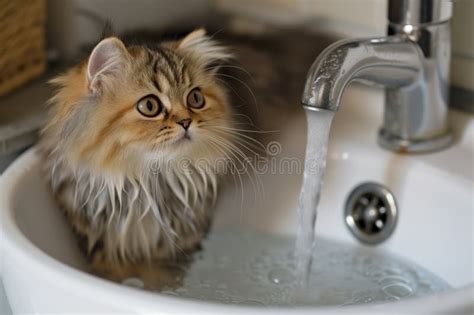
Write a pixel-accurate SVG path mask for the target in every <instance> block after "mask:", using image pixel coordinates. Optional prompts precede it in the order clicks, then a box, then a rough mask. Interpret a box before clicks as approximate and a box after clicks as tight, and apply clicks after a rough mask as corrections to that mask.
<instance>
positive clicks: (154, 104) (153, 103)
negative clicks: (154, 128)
mask: <svg viewBox="0 0 474 315" xmlns="http://www.w3.org/2000/svg"><path fill="white" fill-rule="evenodd" d="M162 109H163V106H162V105H161V102H160V100H159V99H158V97H156V96H155V95H147V96H145V97H143V98H141V99H140V100H139V101H138V102H137V110H138V112H139V113H140V114H142V115H143V116H145V117H156V116H158V115H159V114H160V113H161V111H162Z"/></svg>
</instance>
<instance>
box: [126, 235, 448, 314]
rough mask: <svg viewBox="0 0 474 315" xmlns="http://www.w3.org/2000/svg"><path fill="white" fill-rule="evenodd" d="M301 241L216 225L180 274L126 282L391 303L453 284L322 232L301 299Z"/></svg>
mask: <svg viewBox="0 0 474 315" xmlns="http://www.w3.org/2000/svg"><path fill="white" fill-rule="evenodd" d="M294 242H295V239H294V238H292V237H286V236H278V235H270V234H264V233H259V232H256V231H252V230H243V229H238V230H237V229H235V230H229V229H226V230H221V231H213V232H212V233H210V235H209V236H208V237H207V238H206V239H205V240H204V242H203V244H202V250H201V251H199V252H196V253H195V254H193V255H192V256H191V258H190V259H191V261H189V262H187V263H185V264H184V263H183V264H176V265H174V266H169V268H170V270H173V272H174V275H173V277H168V280H167V283H165V284H163V283H161V284H160V285H159V286H158V285H156V286H155V285H153V283H150V282H149V281H148V280H149V279H137V278H132V279H130V278H128V279H124V284H128V285H131V286H134V287H138V288H144V289H148V290H154V291H156V292H159V293H160V294H166V295H172V296H179V297H182V298H190V299H198V300H204V301H211V302H218V303H225V304H245V305H253V306H299V305H311V306H330V305H332V306H334V305H337V306H347V305H353V304H364V303H385V302H389V301H396V300H400V299H404V298H409V297H418V296H425V295H429V294H433V293H437V292H444V291H446V290H449V289H450V287H449V285H448V284H447V283H446V282H444V281H443V280H441V279H439V278H438V277H436V276H435V275H433V274H432V273H430V272H429V271H427V270H425V269H423V268H421V267H419V266H417V265H415V264H413V263H410V262H407V261H404V260H402V259H400V258H397V257H396V256H394V255H391V254H389V253H386V252H383V251H381V250H375V249H368V248H362V247H358V246H356V245H349V244H343V243H339V242H335V241H330V240H326V239H322V238H318V239H316V242H315V246H314V249H313V253H312V259H313V266H312V268H311V273H310V277H309V278H308V279H309V281H308V283H307V288H306V290H307V291H306V292H307V294H305V296H304V299H301V298H298V297H297V296H295V292H297V290H298V288H299V280H298V279H299V278H298V271H297V264H298V260H297V259H295V249H294ZM177 270H179V271H180V272H176V271H177ZM170 279H171V280H170ZM140 280H143V281H140Z"/></svg>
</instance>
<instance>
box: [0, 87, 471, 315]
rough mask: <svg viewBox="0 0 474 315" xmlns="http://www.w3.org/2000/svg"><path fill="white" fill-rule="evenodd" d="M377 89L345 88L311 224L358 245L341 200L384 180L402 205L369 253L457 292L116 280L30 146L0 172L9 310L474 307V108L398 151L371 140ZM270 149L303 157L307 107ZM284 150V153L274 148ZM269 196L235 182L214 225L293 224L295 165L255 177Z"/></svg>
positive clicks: (290, 228)
mask: <svg viewBox="0 0 474 315" xmlns="http://www.w3.org/2000/svg"><path fill="white" fill-rule="evenodd" d="M382 110H383V95H382V93H381V91H375V90H371V89H368V88H363V87H359V86H351V87H350V88H349V89H348V90H347V92H346V93H345V96H344V99H343V104H342V106H341V111H340V112H339V113H338V114H337V115H336V118H335V121H334V124H333V128H332V132H331V141H330V148H329V160H328V168H327V171H326V177H325V186H324V189H323V194H322V200H321V205H320V215H319V218H318V223H317V233H318V234H319V235H323V236H326V237H329V238H332V239H338V240H341V241H343V242H349V243H353V244H354V246H363V245H359V243H358V241H356V240H355V239H354V237H353V236H352V235H351V234H350V233H349V231H348V230H347V228H346V227H345V225H344V220H343V204H344V201H345V198H346V197H347V194H348V193H349V192H350V191H351V190H352V189H353V188H354V187H355V186H356V185H357V184H359V183H362V182H366V181H376V182H379V183H382V184H384V185H386V186H387V187H389V188H390V190H391V191H392V192H393V193H394V195H395V196H396V198H397V201H398V205H399V212H400V215H399V221H398V225H397V227H396V229H395V232H394V234H393V235H392V236H391V237H390V238H389V239H388V240H387V241H386V242H384V243H383V244H381V245H378V246H375V247H373V248H371V250H373V251H390V252H392V253H394V254H397V255H399V256H401V257H404V258H407V259H409V260H411V261H413V262H415V263H417V264H419V265H421V266H423V267H424V268H426V269H428V270H430V271H432V272H433V273H434V274H436V275H437V276H439V277H440V278H442V279H444V280H445V281H447V282H448V283H449V284H450V285H451V286H452V287H453V290H452V291H450V292H448V293H443V294H438V295H435V296H428V297H424V298H413V299H406V300H402V301H399V302H393V303H388V304H384V305H379V306H371V305H364V306H355V307H345V308H295V309H291V310H290V309H275V308H258V309H257V308H253V307H250V306H245V307H244V306H237V305H235V306H232V305H220V304H215V303H206V302H202V301H193V300H186V299H181V298H176V297H170V296H164V295H160V294H154V293H149V292H145V291H142V290H138V289H133V288H128V287H125V286H122V285H118V284H115V283H112V282H109V281H106V280H103V279H100V278H97V277H94V276H92V275H89V274H87V273H85V272H83V271H81V270H84V266H85V265H84V261H83V259H82V257H81V255H80V254H79V253H78V252H77V250H76V248H77V247H76V246H75V241H74V238H73V237H72V235H71V232H70V230H69V229H68V227H67V225H66V223H65V221H64V219H63V217H62V215H61V214H60V212H59V211H58V209H57V208H56V206H55V204H54V203H53V201H52V199H51V197H50V195H49V193H48V189H47V187H46V185H45V183H44V181H43V177H42V176H41V172H40V166H41V161H40V160H39V159H38V156H37V153H36V151H35V150H34V149H33V150H30V151H28V152H27V153H25V154H24V155H23V156H22V157H20V158H19V159H18V160H17V161H16V162H15V163H14V164H12V165H11V166H10V168H9V169H8V170H7V171H6V172H5V173H4V175H3V176H2V177H1V178H0V222H1V229H0V240H1V247H0V253H1V265H0V267H1V276H2V278H3V282H4V285H5V290H6V293H7V296H8V298H9V300H10V304H11V307H12V310H13V312H14V313H27V312H41V313H43V312H47V313H52V312H95V313H102V312H137V313H140V312H142V313H150V312H153V313H172V312H174V313H176V312H178V313H186V314H189V313H201V312H202V313H216V314H223V313H244V314H251V313H271V314H275V313H280V312H281V313H282V314H283V313H284V314H288V313H294V314H300V313H308V314H309V313H311V314H319V313H321V314H327V313H329V312H336V311H337V312H341V311H342V312H349V313H367V312H383V313H386V312H393V313H400V312H404V313H419V312H423V313H430V312H434V311H438V312H443V311H444V312H447V313H453V312H460V311H463V312H466V313H471V312H472V311H473V307H474V285H473V283H474V270H473V268H474V266H473V251H474V240H473V231H474V222H473V215H474V205H473V188H474V186H473V182H474V174H473V173H474V170H473V166H474V165H473V161H474V148H473V139H474V137H473V136H474V118H473V117H472V116H469V115H467V114H461V113H457V112H452V113H451V118H452V126H453V129H454V132H455V136H456V144H455V145H454V146H452V147H451V148H449V149H447V150H445V151H442V152H439V153H432V154H428V155H398V154H394V153H391V152H389V151H385V150H383V149H381V148H379V147H378V146H377V144H376V131H377V128H378V127H379V123H380V122H381V121H382V118H381V116H382ZM277 138H278V139H276V140H278V142H279V145H280V146H279V147H278V148H277V149H278V150H277V151H278V152H279V153H278V154H275V155H273V156H270V158H275V159H280V158H281V157H292V158H299V159H301V158H302V157H303V156H304V148H305V141H306V123H305V118H304V113H303V110H299V111H295V114H294V115H293V116H291V117H288V120H287V124H286V125H285V126H282V130H281V132H280V133H278V136H277ZM280 148H281V152H280V151H279V150H280ZM261 179H262V181H263V184H264V187H265V198H264V199H258V198H257V200H256V199H255V194H254V189H253V188H252V185H251V184H250V183H249V182H247V183H244V190H243V196H244V199H243V202H241V194H240V192H238V193H235V190H234V189H235V188H229V189H227V190H226V191H224V192H223V194H222V196H221V197H220V199H219V202H218V214H217V218H216V221H215V225H218V226H226V225H229V224H230V225H236V224H240V225H243V226H252V227H253V228H255V229H258V230H264V231H269V232H272V233H284V234H294V233H295V231H296V214H295V207H296V202H297V198H298V193H299V189H300V185H301V174H300V173H293V174H288V173H287V174H272V172H267V173H265V174H263V175H261Z"/></svg>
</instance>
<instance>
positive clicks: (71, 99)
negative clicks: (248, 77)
mask: <svg viewBox="0 0 474 315" xmlns="http://www.w3.org/2000/svg"><path fill="white" fill-rule="evenodd" d="M230 57H231V55H230V54H229V53H228V51H227V49H225V48H224V47H222V46H219V45H218V44H217V43H216V42H215V41H214V40H212V39H211V38H210V37H208V36H207V35H206V33H205V31H204V30H197V31H194V32H192V33H190V34H189V35H187V36H186V37H185V38H184V39H182V40H180V41H177V42H169V43H164V44H161V45H157V46H155V47H154V48H150V47H145V46H130V47H126V46H125V45H124V44H123V43H122V42H121V41H120V40H119V39H118V38H115V37H110V38H106V39H104V40H102V41H101V42H100V43H99V44H98V45H97V46H96V47H95V48H94V49H93V51H92V53H91V55H90V57H89V58H88V60H87V62H85V63H84V64H83V65H81V66H79V67H78V68H75V69H73V70H72V71H70V72H69V73H67V74H66V75H64V76H61V77H59V78H58V79H56V80H55V81H54V82H55V83H56V84H58V85H59V86H60V89H59V92H58V93H57V95H56V96H55V97H54V98H53V100H52V104H53V107H54V108H53V109H54V110H53V113H54V114H53V117H52V118H51V121H50V123H49V124H48V126H47V127H46V128H45V137H48V136H49V137H50V138H55V137H56V138H57V140H56V141H58V143H50V145H53V146H60V145H61V146H62V149H63V150H64V151H63V152H64V153H65V154H67V155H68V158H69V159H70V160H71V161H73V162H74V163H79V164H88V165H90V166H92V167H94V168H104V169H110V170H117V169H121V168H134V167H138V166H139V165H141V164H143V163H144V162H147V161H148V160H150V159H153V158H158V159H161V160H168V161H169V160H174V159H179V158H181V157H185V158H191V159H195V158H200V157H202V158H211V159H212V158H215V157H216V156H220V155H222V154H223V151H226V149H225V148H226V145H222V143H223V142H226V141H229V135H230V134H231V133H230V132H229V131H230V130H231V129H232V128H230V127H231V124H232V122H231V121H232V114H231V109H230V106H229V103H228V99H227V96H226V91H225V90H224V88H223V86H222V85H221V81H220V80H219V78H218V74H217V71H216V69H217V67H218V65H219V64H220V63H222V62H224V61H226V60H228V59H229V58H230ZM51 136H52V137H51ZM54 136H55V137H54ZM46 140H48V139H46ZM53 141H54V140H53ZM227 145H228V144H227Z"/></svg>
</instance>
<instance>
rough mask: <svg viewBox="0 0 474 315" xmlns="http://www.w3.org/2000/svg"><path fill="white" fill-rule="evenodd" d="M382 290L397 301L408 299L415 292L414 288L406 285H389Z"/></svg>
mask: <svg viewBox="0 0 474 315" xmlns="http://www.w3.org/2000/svg"><path fill="white" fill-rule="evenodd" d="M382 290H383V292H385V294H387V295H388V296H389V297H393V298H395V299H400V298H404V297H407V296H409V295H411V294H412V292H413V290H412V288H411V287H409V286H408V285H406V284H404V283H394V284H389V285H387V286H385V287H383V288H382Z"/></svg>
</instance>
